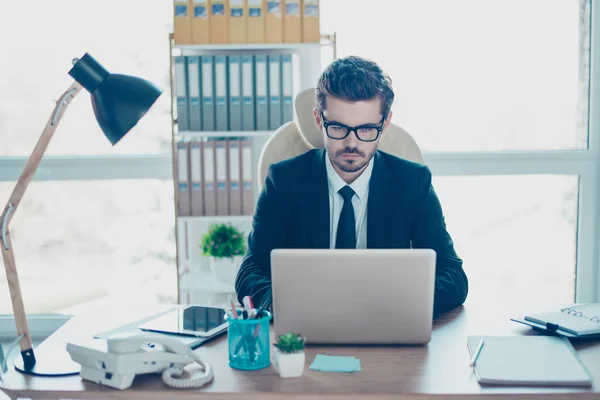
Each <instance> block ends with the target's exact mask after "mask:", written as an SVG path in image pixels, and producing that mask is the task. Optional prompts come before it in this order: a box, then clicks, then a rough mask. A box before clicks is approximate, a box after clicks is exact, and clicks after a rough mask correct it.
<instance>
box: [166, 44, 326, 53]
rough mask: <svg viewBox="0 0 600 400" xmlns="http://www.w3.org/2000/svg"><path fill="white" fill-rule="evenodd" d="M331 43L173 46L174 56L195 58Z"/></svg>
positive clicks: (306, 47)
mask: <svg viewBox="0 0 600 400" xmlns="http://www.w3.org/2000/svg"><path fill="white" fill-rule="evenodd" d="M331 45H332V43H331V42H321V43H232V44H180V45H174V46H173V53H174V54H173V55H181V56H195V55H200V54H205V53H207V52H221V51H263V50H266V51H277V50H282V51H290V50H302V49H312V48H320V47H321V46H331Z"/></svg>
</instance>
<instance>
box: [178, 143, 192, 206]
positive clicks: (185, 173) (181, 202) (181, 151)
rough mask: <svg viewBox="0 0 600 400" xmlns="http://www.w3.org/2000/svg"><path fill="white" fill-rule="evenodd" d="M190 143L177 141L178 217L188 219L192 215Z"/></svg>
mask: <svg viewBox="0 0 600 400" xmlns="http://www.w3.org/2000/svg"><path fill="white" fill-rule="evenodd" d="M189 153H190V148H189V142H186V141H185V140H183V139H181V140H179V141H177V179H178V181H179V184H178V193H177V196H178V197H177V211H178V215H180V216H182V217H187V216H190V215H191V207H190V182H189V176H190V174H189V170H188V168H189V163H188V160H189Z"/></svg>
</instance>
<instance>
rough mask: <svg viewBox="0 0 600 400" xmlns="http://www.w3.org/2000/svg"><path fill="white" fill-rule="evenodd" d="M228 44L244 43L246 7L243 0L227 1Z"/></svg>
mask: <svg viewBox="0 0 600 400" xmlns="http://www.w3.org/2000/svg"><path fill="white" fill-rule="evenodd" d="M229 10H230V11H229V43H246V24H247V15H248V14H247V6H246V5H245V1H244V0H229Z"/></svg>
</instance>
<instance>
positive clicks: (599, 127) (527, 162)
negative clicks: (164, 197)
mask: <svg viewBox="0 0 600 400" xmlns="http://www.w3.org/2000/svg"><path fill="white" fill-rule="evenodd" d="M590 8H591V21H590V29H591V34H590V35H591V37H590V41H591V42H590V92H589V96H590V98H589V111H590V113H589V124H588V133H589V134H588V148H587V149H581V150H560V151H498V152H480V151H474V152H424V155H423V156H424V161H425V163H426V164H427V165H428V166H429V168H430V169H431V171H432V173H433V174H434V176H469V175H471V176H472V175H480V176H485V175H527V174H560V175H562V174H568V175H578V176H579V197H578V216H577V233H576V234H577V267H576V273H577V278H576V288H575V289H576V290H575V301H576V302H600V207H598V205H599V204H600V179H599V178H600V35H598V34H596V35H594V33H596V32H600V7H596V6H595V2H592V4H591V7H590ZM594 36H596V39H595V38H594ZM27 158H28V157H1V156H0V181H16V180H17V179H18V177H19V175H20V174H21V171H22V169H23V167H24V166H25V163H26V161H27ZM34 179H37V180H105V179H161V180H171V179H173V162H172V153H164V154H148V155H118V156H114V155H101V156H65V157H62V156H47V157H45V158H44V159H43V160H42V162H41V164H40V167H39V169H38V171H37V173H36V176H35V178H34ZM2 206H3V205H2ZM69 318H70V316H68V315H32V316H29V317H28V323H29V325H30V331H31V333H32V336H35V337H40V338H43V337H46V336H48V335H50V334H51V333H52V332H54V331H55V330H56V329H57V328H58V327H59V326H60V325H62V324H63V323H64V322H66V321H67V320H68V319H69ZM14 335H16V330H15V324H14V317H13V316H11V315H0V338H2V337H8V338H12V337H14Z"/></svg>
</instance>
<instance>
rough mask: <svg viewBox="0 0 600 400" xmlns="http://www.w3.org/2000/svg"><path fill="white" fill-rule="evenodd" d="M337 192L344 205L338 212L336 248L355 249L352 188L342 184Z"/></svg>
mask: <svg viewBox="0 0 600 400" xmlns="http://www.w3.org/2000/svg"><path fill="white" fill-rule="evenodd" d="M339 194H341V195H342V197H343V198H344V206H343V207H342V212H341V213H340V221H339V222H338V227H337V234H336V239H335V248H336V249H355V248H356V223H355V220H354V207H353V206H352V196H354V190H352V188H351V187H350V186H344V187H343V188H341V189H340V191H339Z"/></svg>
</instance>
